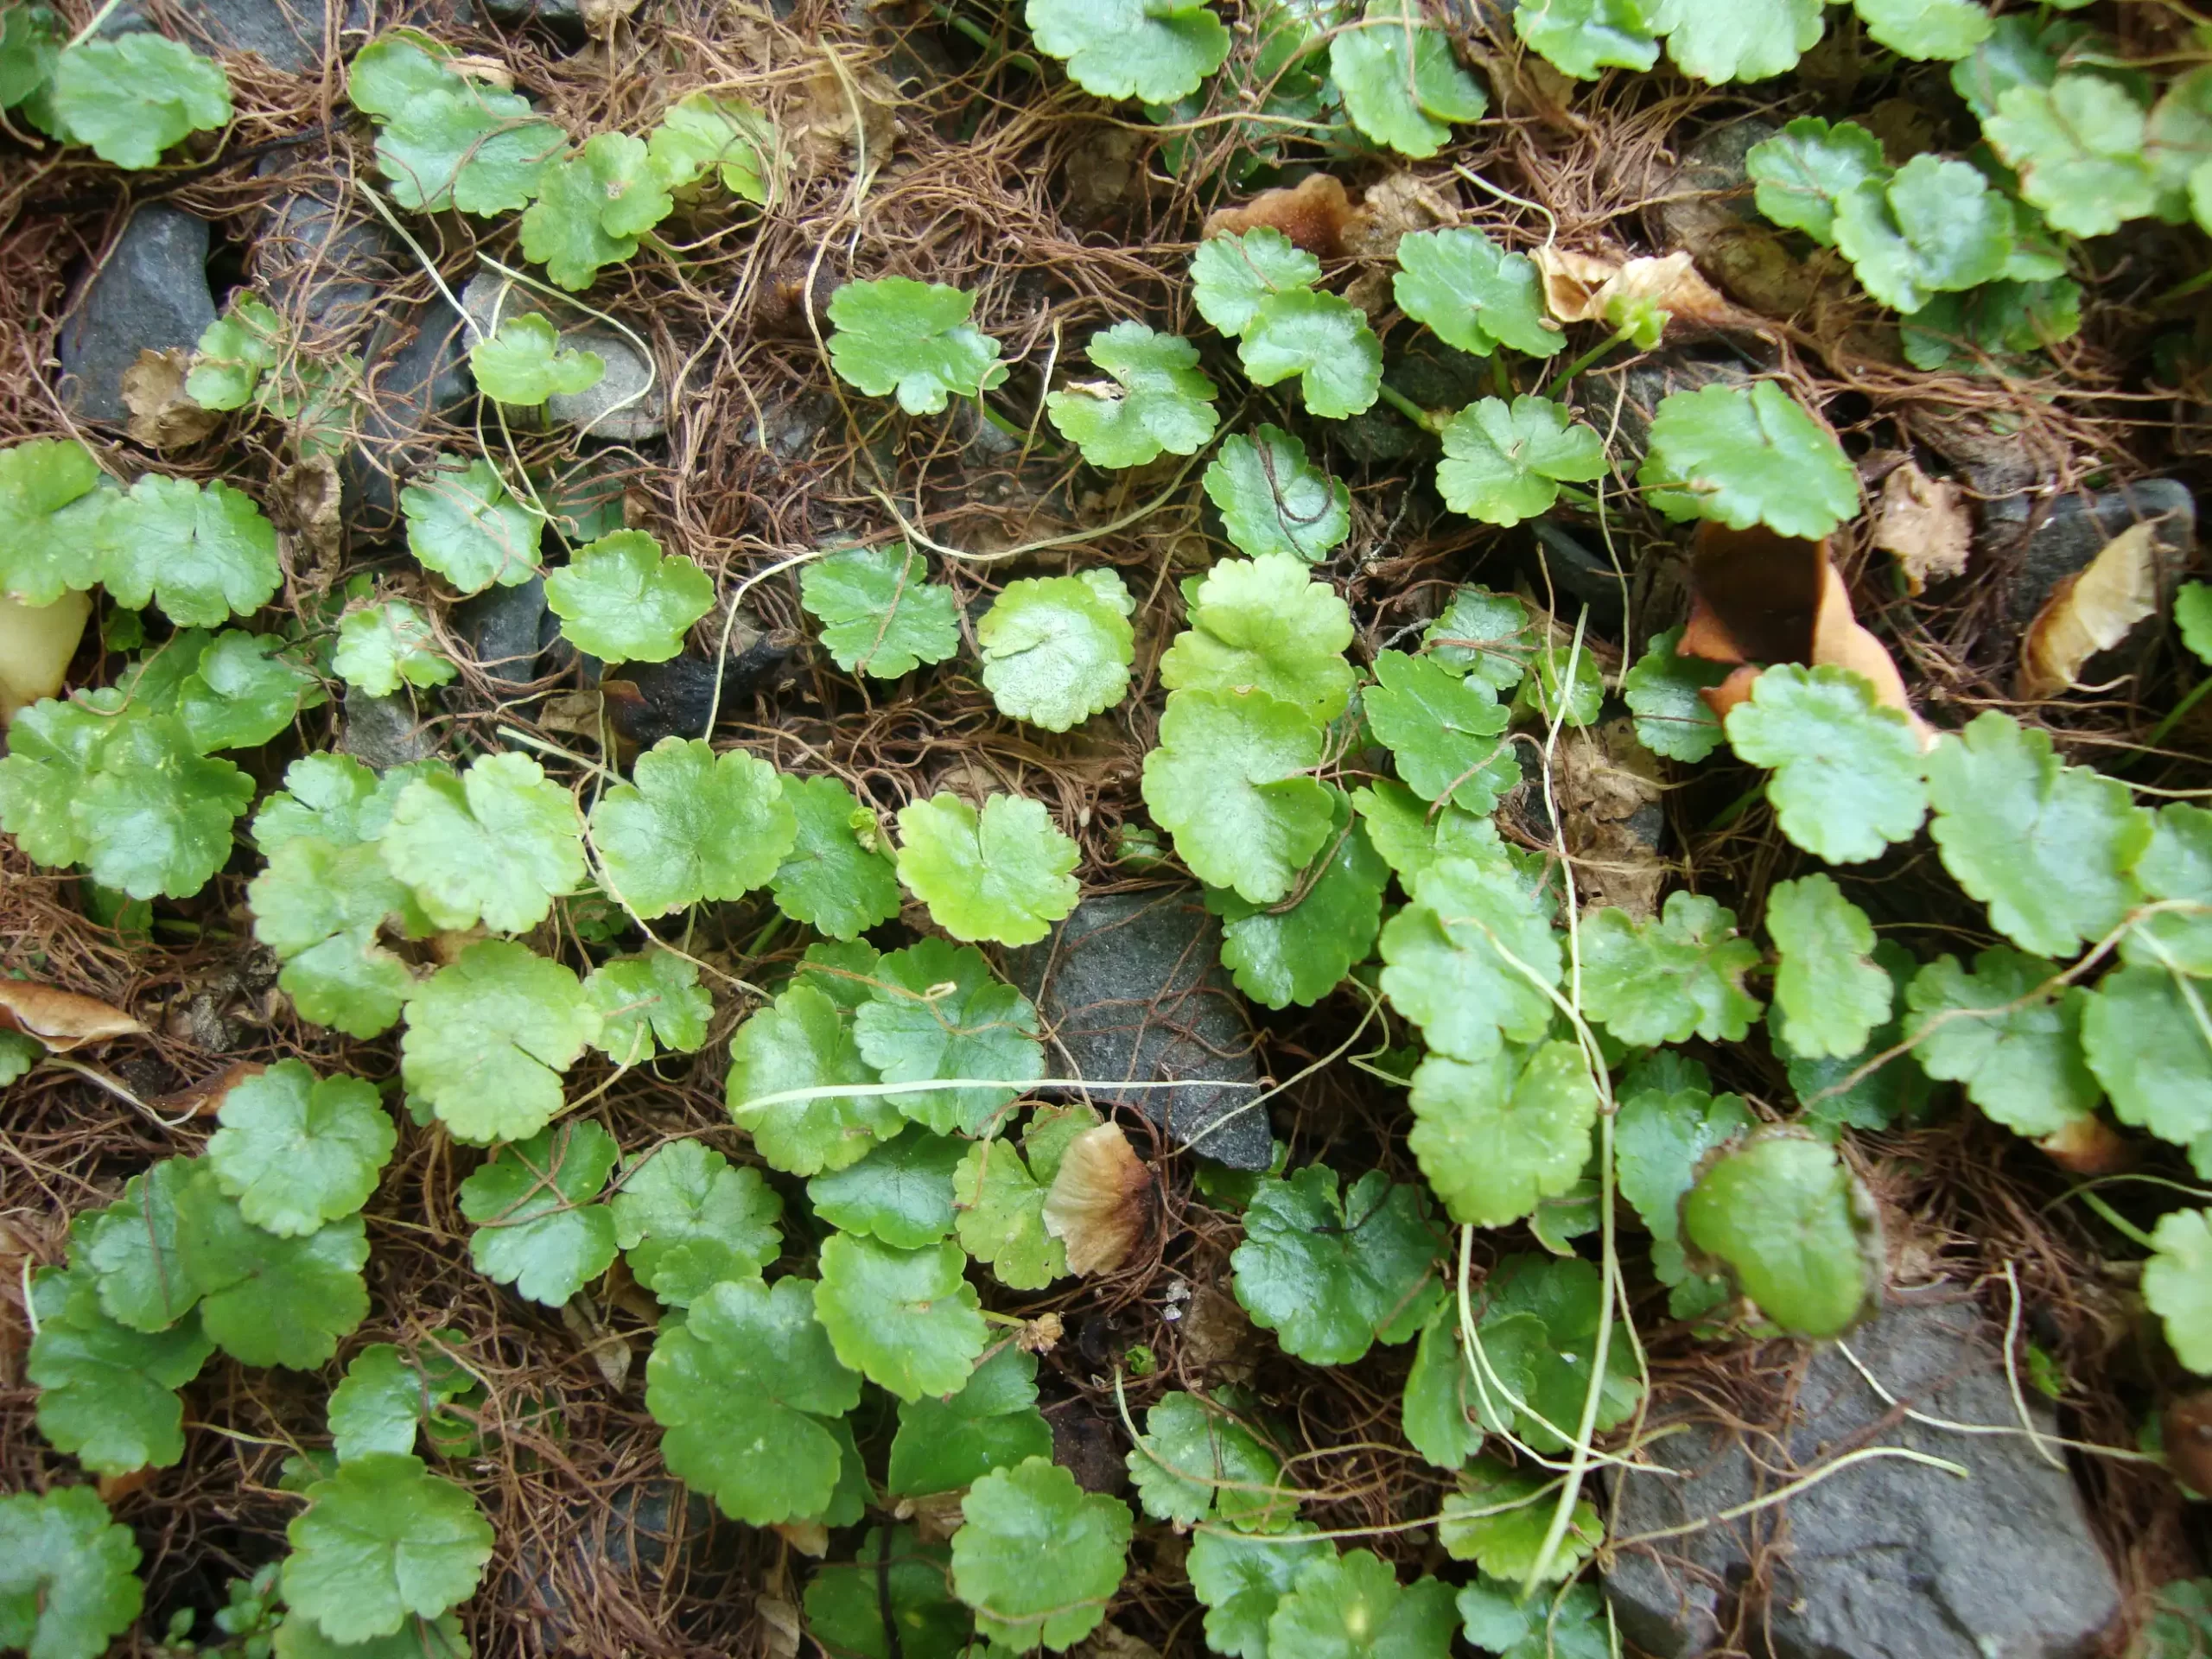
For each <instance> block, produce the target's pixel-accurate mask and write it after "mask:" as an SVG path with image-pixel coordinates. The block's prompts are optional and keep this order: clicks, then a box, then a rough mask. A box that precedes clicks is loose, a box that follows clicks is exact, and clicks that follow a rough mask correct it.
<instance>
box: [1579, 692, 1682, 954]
mask: <svg viewBox="0 0 2212 1659" xmlns="http://www.w3.org/2000/svg"><path fill="white" fill-rule="evenodd" d="M1558 759H1559V766H1558V771H1557V773H1556V775H1555V777H1554V788H1555V790H1556V791H1557V796H1558V808H1559V811H1560V823H1562V824H1563V825H1564V826H1565V827H1566V830H1567V854H1568V855H1569V856H1570V857H1572V858H1573V861H1574V871H1575V880H1576V881H1577V882H1578V883H1579V884H1580V887H1581V889H1582V897H1583V899H1584V902H1586V903H1587V904H1591V905H1613V906H1618V907H1619V908H1620V909H1622V910H1624V911H1626V912H1628V914H1629V915H1630V917H1631V918H1633V919H1635V920H1637V921H1638V922H1641V921H1644V920H1647V919H1648V918H1649V917H1650V916H1651V915H1652V914H1653V913H1654V912H1656V911H1657V909H1658V908H1659V893H1660V890H1661V889H1662V887H1665V886H1666V882H1667V877H1668V875H1669V873H1670V871H1669V865H1668V862H1667V861H1666V860H1665V859H1664V858H1662V856H1661V855H1660V853H1659V849H1658V846H1657V845H1656V841H1655V840H1654V838H1653V834H1652V829H1651V827H1650V826H1652V825H1653V824H1654V823H1658V822H1663V820H1662V819H1661V818H1659V817H1658V816H1657V814H1656V812H1655V810H1654V809H1656V807H1657V806H1658V805H1659V804H1660V803H1661V801H1662V800H1663V799H1664V798H1665V795H1666V791H1665V789H1664V787H1663V786H1662V778H1663V776H1664V773H1663V770H1662V767H1661V766H1660V763H1659V760H1658V757H1657V756H1656V755H1654V754H1653V753H1651V751H1650V750H1649V749H1647V748H1645V747H1643V744H1641V743H1639V742H1637V739H1636V722H1635V721H1633V720H1630V719H1625V718H1624V719H1619V720H1609V721H1605V723H1604V724H1603V725H1601V726H1593V727H1589V728H1581V729H1575V728H1568V729H1567V730H1566V731H1563V732H1562V733H1561V734H1560V743H1559V747H1558Z"/></svg>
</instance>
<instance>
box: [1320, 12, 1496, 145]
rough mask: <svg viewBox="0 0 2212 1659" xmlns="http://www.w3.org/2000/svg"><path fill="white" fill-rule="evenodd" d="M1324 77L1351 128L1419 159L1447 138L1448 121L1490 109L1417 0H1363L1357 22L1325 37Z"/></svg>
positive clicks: (1449, 131)
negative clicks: (1326, 64)
mask: <svg viewBox="0 0 2212 1659" xmlns="http://www.w3.org/2000/svg"><path fill="white" fill-rule="evenodd" d="M1329 74H1330V78H1331V79H1332V80H1334V81H1335V82H1336V84H1337V91H1338V93H1339V94H1340V95H1341V96H1342V97H1343V99H1344V113H1345V114H1346V115H1348V116H1350V117H1351V123H1352V124H1353V125H1354V126H1356V127H1357V128H1358V129H1359V130H1360V131H1362V132H1363V133H1364V134H1366V135H1367V137H1370V138H1372V139H1373V140H1374V141H1375V142H1376V143H1378V144H1386V145H1388V146H1389V148H1391V149H1395V150H1396V151H1398V152H1399V153H1400V154H1401V155H1404V156H1412V157H1413V158H1414V160H1416V161H1425V160H1427V158H1428V157H1429V156H1433V155H1435V154H1436V152H1437V151H1438V150H1439V149H1441V148H1442V147H1443V146H1444V145H1445V144H1446V143H1448V142H1449V141H1450V139H1451V137H1452V127H1451V124H1452V122H1454V121H1479V120H1481V119H1482V118H1483V115H1484V112H1485V111H1487V110H1488V109H1489V108H1490V99H1489V98H1488V97H1487V96H1486V95H1485V94H1484V92H1483V89H1482V88H1481V86H1478V85H1477V83H1476V81H1475V79H1474V77H1472V76H1471V75H1470V74H1469V73H1467V72H1466V71H1465V69H1462V68H1461V67H1459V61H1458V60H1457V59H1456V58H1455V57H1454V56H1453V54H1452V42H1451V41H1450V40H1449V38H1447V37H1446V35H1444V34H1443V33H1442V32H1441V31H1440V30H1438V29H1432V28H1430V27H1429V26H1428V25H1427V24H1426V23H1425V22H1422V21H1421V7H1420V6H1419V5H1418V4H1417V3H1414V0H1368V3H1367V7H1366V10H1365V11H1364V12H1363V14H1362V16H1361V21H1360V22H1358V23H1357V24H1353V25H1351V26H1350V27H1347V28H1344V29H1341V30H1340V31H1339V32H1338V34H1337V35H1335V37H1334V38H1333V39H1332V41H1330V43H1329Z"/></svg>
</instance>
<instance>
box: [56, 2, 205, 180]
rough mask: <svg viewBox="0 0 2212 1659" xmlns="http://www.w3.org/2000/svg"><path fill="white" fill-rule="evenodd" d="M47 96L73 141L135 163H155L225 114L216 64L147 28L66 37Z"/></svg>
mask: <svg viewBox="0 0 2212 1659" xmlns="http://www.w3.org/2000/svg"><path fill="white" fill-rule="evenodd" d="M48 99H49V104H50V107H51V108H52V110H53V111H54V118H55V119H56V120H57V121H58V122H60V124H61V127H62V129H63V130H64V131H65V132H66V134H67V137H69V138H70V139H71V140H72V141H73V142H74V143H79V144H89V145H91V146H92V153H93V154H94V155H95V156H99V158H100V159H101V160H102V161H104V162H110V163H111V164H112V165H114V166H116V167H122V168H131V169H133V170H134V171H135V170H137V169H141V168H149V167H152V166H154V165H155V164H156V162H159V161H160V160H161V159H162V151H163V150H165V149H168V147H169V146H170V145H171V144H174V143H176V142H177V141H178V140H179V139H181V138H183V137H187V136H188V135H189V134H191V133H195V132H207V131H211V130H213V129H215V128H218V127H220V126H223V125H225V124H227V123H228V122H229V120H230V118H231V85H230V82H229V80H228V79H226V78H225V76H224V74H223V71H222V67H221V66H220V65H218V64H214V63H211V62H209V61H208V60H207V59H206V58H203V57H201V56H200V55H199V54H197V53H195V52H194V51H193V50H192V49H191V48H189V47H186V46H182V45H180V44H179V43H178V42H176V41H171V40H164V39H163V38H162V36H161V35H152V34H140V33H132V34H128V35H114V36H111V37H109V38H106V39H99V38H95V39H92V40H88V41H78V42H76V43H74V44H73V45H71V46H70V47H69V48H67V50H66V51H64V52H63V53H62V54H61V55H60V58H59V59H57V60H55V62H54V80H53V83H52V86H51V87H50V89H49V91H48Z"/></svg>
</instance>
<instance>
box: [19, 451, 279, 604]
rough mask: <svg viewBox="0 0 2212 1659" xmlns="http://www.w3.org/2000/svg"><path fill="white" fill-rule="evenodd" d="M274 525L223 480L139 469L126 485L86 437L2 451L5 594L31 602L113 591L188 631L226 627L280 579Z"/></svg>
mask: <svg viewBox="0 0 2212 1659" xmlns="http://www.w3.org/2000/svg"><path fill="white" fill-rule="evenodd" d="M281 582H283V572H282V571H281V569H279V568H278V565H277V531H276V527H275V526H274V525H272V524H270V522H269V520H268V519H267V518H265V517H264V516H263V513H262V511H261V509H260V508H259V507H258V506H257V505H255V504H254V502H253V499H252V498H251V497H250V496H248V495H246V494H245V493H244V492H243V491H240V490H236V489H233V488H232V487H231V486H229V485H228V484H226V483H224V482H222V481H221V480H212V481H211V482H209V483H207V484H206V485H204V486H203V485H201V484H199V483H197V482H195V481H194V480H191V479H188V478H165V477H163V476H162V475H161V474H158V473H147V474H143V476H141V477H140V478H139V479H138V480H137V482H136V483H135V484H133V485H132V486H130V488H129V489H128V490H122V489H118V488H117V487H115V486H114V485H113V484H112V483H111V482H110V481H109V480H107V479H106V478H105V476H104V475H103V474H101V472H100V469H99V462H98V461H96V460H95V459H94V458H93V456H92V452H91V451H90V450H89V449H87V448H85V447H84V446H83V445H82V444H80V443H78V442H73V441H71V440H67V439H58V438H38V439H34V440H32V441H31V442H29V443H19V444H16V446H14V447H13V448H9V449H4V450H0V591H4V592H5V593H6V594H8V596H9V597H10V598H12V599H17V600H20V601H22V602H23V603H25V604H29V605H50V604H52V603H53V602H54V601H55V600H57V599H59V598H60V596H61V595H62V594H65V593H68V592H71V591H73V590H74V591H81V590H84V589H86V588H92V587H95V586H100V587H105V588H106V589H107V591H108V593H109V594H111V596H112V597H113V598H114V599H115V601H116V602H117V603H118V604H120V605H124V606H127V607H130V608H132V609H134V610H135V609H137V608H138V607H141V606H143V605H144V604H146V603H147V601H149V600H150V601H153V602H154V603H155V604H156V605H158V606H159V607H161V609H162V613H163V614H165V615H167V616H168V618H169V620H171V621H173V622H175V623H176V624H177V625H178V626H181V627H190V628H213V627H219V626H222V624H223V623H225V622H226V621H227V620H230V619H231V618H232V616H234V615H235V616H250V615H251V614H252V613H254V612H255V611H257V610H258V609H260V608H261V607H262V606H264V605H265V604H267V603H268V602H269V601H270V598H271V597H272V596H273V595H274V594H276V592H277V588H278V586H279V585H280V584H281Z"/></svg>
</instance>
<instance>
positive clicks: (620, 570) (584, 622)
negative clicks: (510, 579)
mask: <svg viewBox="0 0 2212 1659" xmlns="http://www.w3.org/2000/svg"><path fill="white" fill-rule="evenodd" d="M545 603H546V607H547V608H548V609H550V611H551V612H552V613H553V614H554V615H556V616H557V617H559V618H560V619H561V637H562V638H563V639H566V640H567V641H568V642H569V644H570V645H574V646H575V648H576V649H577V650H578V651H581V652H587V653H588V654H589V655H591V656H594V657H597V658H601V660H603V661H606V662H610V663H664V662H666V661H667V660H668V659H669V658H671V657H673V656H675V655H676V654H677V652H680V651H682V650H683V636H684V633H685V632H687V631H688V630H689V629H690V626H691V625H692V624H693V623H694V622H696V621H697V620H699V619H700V618H701V617H702V616H704V615H705V614H706V613H708V612H709V611H710V610H712V609H713V608H714V606H715V584H714V583H713V582H710V581H709V580H708V578H707V573H706V572H705V571H703V570H702V569H700V568H699V567H698V566H697V565H696V564H694V563H692V562H691V561H690V559H689V558H688V557H686V556H684V555H683V554H681V553H677V554H666V553H663V552H662V551H661V550H660V543H658V542H657V541H655V540H654V539H653V538H652V537H651V536H649V535H647V534H646V533H645V531H642V530H618V531H615V532H614V533H613V535H611V536H602V537H600V538H599V540H597V541H595V542H592V543H588V544H587V545H585V546H583V547H580V548H578V549H577V550H576V553H575V557H574V558H573V559H571V560H570V561H569V563H567V564H565V565H563V566H562V567H561V569H557V570H555V571H553V572H551V573H550V575H547V577H546V578H545Z"/></svg>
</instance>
